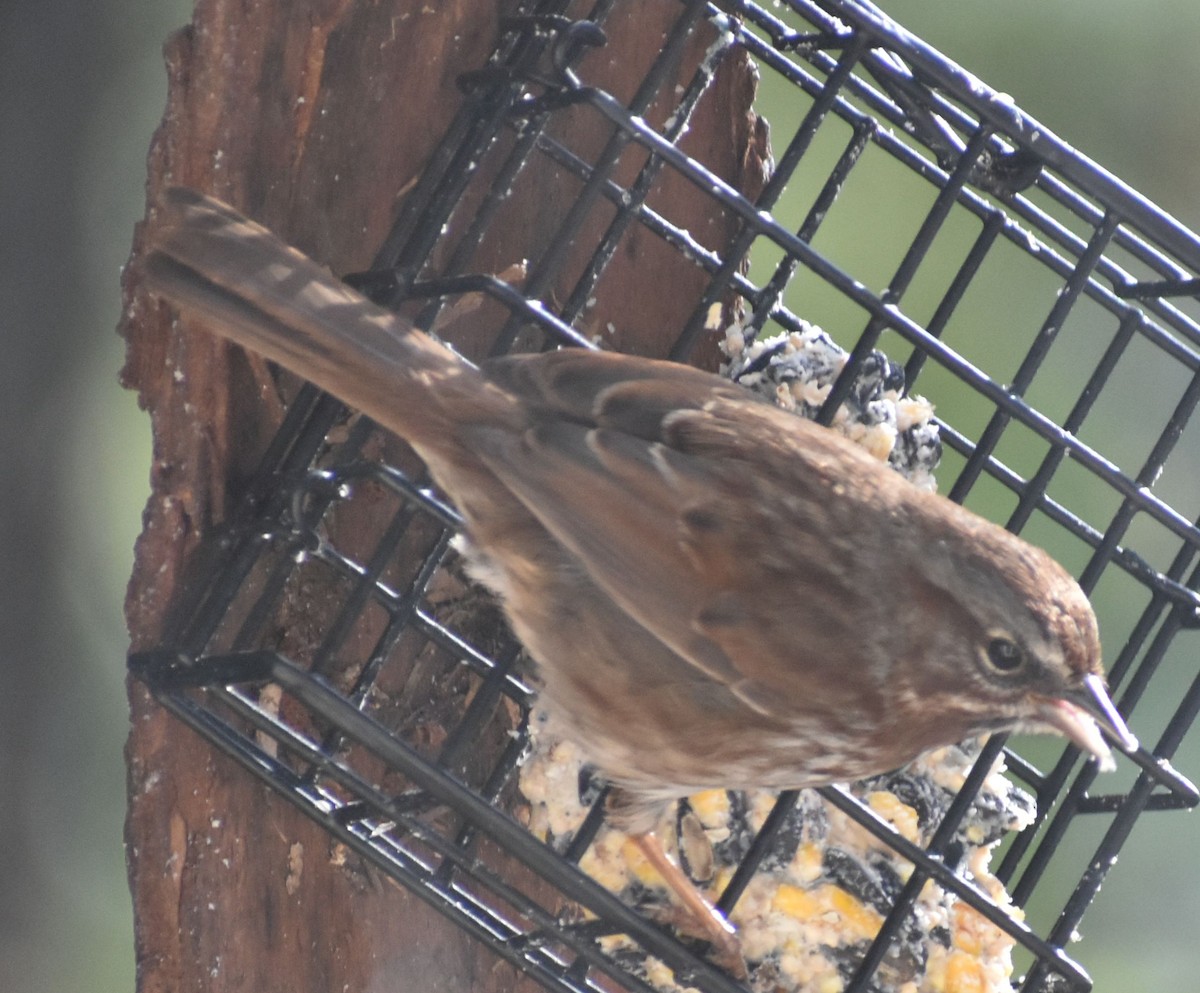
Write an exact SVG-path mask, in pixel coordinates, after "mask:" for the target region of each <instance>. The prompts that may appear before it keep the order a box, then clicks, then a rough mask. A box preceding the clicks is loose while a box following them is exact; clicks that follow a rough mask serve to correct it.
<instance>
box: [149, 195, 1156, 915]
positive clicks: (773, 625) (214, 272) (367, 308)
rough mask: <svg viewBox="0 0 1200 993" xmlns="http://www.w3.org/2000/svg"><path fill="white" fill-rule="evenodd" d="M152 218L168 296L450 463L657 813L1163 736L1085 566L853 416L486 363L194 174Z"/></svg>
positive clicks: (547, 673)
mask: <svg viewBox="0 0 1200 993" xmlns="http://www.w3.org/2000/svg"><path fill="white" fill-rule="evenodd" d="M151 237H152V251H151V252H150V253H149V255H148V257H147V258H146V259H145V263H144V267H145V274H146V276H147V277H148V280H149V285H150V287H151V288H152V289H153V290H154V291H155V292H156V293H159V294H161V295H163V296H165V297H167V298H169V299H170V300H171V301H173V302H174V303H176V304H178V305H180V306H181V307H183V308H185V309H186V310H190V311H192V312H194V313H195V314H197V315H198V316H200V317H201V318H203V320H204V322H205V325H206V326H207V327H210V328H211V330H212V331H214V332H216V333H217V334H220V335H223V336H225V337H227V338H229V339H230V340H231V341H234V342H236V343H238V344H239V345H242V346H244V347H245V348H248V349H251V350H253V351H255V352H257V353H260V354H262V355H264V356H266V357H267V358H269V359H272V360H273V361H275V362H278V363H279V364H280V365H282V366H284V367H286V368H288V369H290V370H291V371H293V372H295V373H297V374H299V375H301V376H303V377H304V378H306V379H308V380H311V381H312V382H314V383H316V384H317V385H318V386H320V387H322V388H323V389H325V390H328V391H329V392H331V393H333V394H335V395H336V396H338V397H340V398H341V399H343V400H345V401H346V402H347V403H349V404H350V405H352V406H353V407H356V408H357V409H359V410H361V411H363V412H364V413H366V414H367V415H369V416H370V417H372V418H373V419H374V420H375V421H377V422H378V423H379V424H381V425H383V426H384V427H386V428H388V429H390V430H392V431H394V432H395V433H396V434H398V435H400V436H402V437H404V438H406V439H407V440H408V441H409V442H410V443H411V444H412V446H413V448H414V449H416V451H417V452H418V453H419V454H420V455H421V457H422V458H423V459H424V460H425V461H426V463H427V464H428V466H429V469H430V472H431V473H432V474H433V477H434V479H435V480H436V481H437V482H438V484H439V485H440V486H441V487H442V488H443V489H444V490H445V491H446V493H447V494H449V496H450V497H451V498H452V499H453V501H454V503H455V504H456V506H457V507H458V509H459V511H460V512H461V513H462V515H463V517H464V519H465V521H466V526H467V532H468V535H469V539H470V542H471V547H472V548H473V549H474V552H473V556H474V563H475V571H476V573H477V574H478V575H480V576H481V577H483V578H485V580H486V582H487V583H488V584H489V585H490V586H492V587H493V588H494V589H495V590H496V591H497V592H498V593H499V594H500V596H501V598H502V600H503V603H504V607H505V611H506V613H507V616H508V618H509V620H510V621H511V623H512V627H513V629H514V631H515V632H516V634H517V636H518V637H519V638H520V639H521V641H522V642H523V643H524V644H525V646H526V647H527V648H528V650H529V651H530V653H531V654H532V655H533V656H534V658H536V659H537V661H538V662H539V664H540V667H541V670H542V675H543V679H544V684H545V688H544V695H545V697H546V698H547V699H548V701H549V704H550V706H551V707H552V708H553V709H554V710H556V711H557V712H558V713H560V714H563V715H565V718H566V719H565V721H564V724H565V726H566V727H567V728H568V729H569V730H570V733H572V734H573V735H575V736H576V737H577V739H578V741H579V742H580V743H581V744H582V745H583V746H584V747H585V748H586V749H587V751H588V752H589V754H590V756H591V758H592V759H593V761H594V762H595V763H596V764H597V765H598V766H599V767H600V769H601V770H602V771H603V772H604V774H605V775H606V776H607V777H608V778H609V779H610V780H611V781H612V782H613V783H614V784H616V785H617V786H618V787H620V796H621V801H620V803H619V804H618V805H617V806H616V809H615V811H614V815H615V817H616V818H617V820H618V822H619V824H620V825H621V826H623V827H624V828H625V829H627V830H629V831H630V832H632V833H635V834H642V835H645V834H646V832H649V831H650V829H651V827H652V825H653V823H654V821H655V819H656V816H657V814H658V813H659V812H660V811H661V809H662V806H663V805H664V804H666V803H667V802H668V801H670V800H673V799H675V798H678V797H680V796H683V795H686V794H689V793H693V792H695V791H698V790H702V789H705V788H710V787H731V788H732V787H736V788H745V787H763V788H796V787H807V786H816V785H822V784H827V783H831V782H837V781H843V780H849V779H855V778H859V777H864V776H867V775H870V774H874V773H879V772H882V771H885V770H889V769H893V768H895V767H898V766H900V765H903V764H904V763H906V762H908V761H909V760H911V759H912V758H914V757H915V756H916V755H918V754H919V753H921V752H923V751H925V750H927V749H930V748H933V747H935V746H939V745H944V744H949V743H953V742H956V741H959V740H962V739H964V738H968V737H970V736H974V735H978V734H981V733H984V732H989V731H1000V730H1006V729H1012V728H1025V729H1035V730H1042V731H1054V732H1058V733H1061V734H1063V735H1066V736H1067V737H1068V738H1070V739H1071V741H1073V742H1074V743H1075V744H1076V745H1078V746H1079V747H1080V748H1082V749H1084V750H1085V751H1087V752H1090V753H1091V754H1092V755H1093V756H1095V757H1096V758H1097V759H1099V760H1100V762H1101V764H1102V765H1111V764H1112V757H1111V754H1110V752H1109V749H1108V747H1107V746H1106V744H1105V742H1104V740H1103V738H1102V736H1101V733H1100V730H1099V729H1100V728H1102V729H1103V730H1104V731H1105V733H1107V734H1108V735H1109V736H1110V737H1112V738H1113V739H1114V740H1116V741H1117V742H1118V743H1119V744H1120V745H1121V746H1122V747H1124V748H1127V749H1131V748H1135V747H1136V742H1135V740H1134V739H1133V737H1132V735H1131V734H1130V732H1129V730H1128V729H1127V728H1126V726H1125V724H1124V723H1123V721H1122V719H1121V718H1120V716H1119V715H1118V714H1117V712H1116V710H1115V709H1114V707H1113V705H1112V703H1111V702H1110V700H1109V697H1108V694H1107V692H1106V690H1105V688H1104V680H1103V675H1102V669H1101V665H1100V641H1099V637H1098V634H1097V628H1096V620H1095V617H1094V615H1093V613H1092V608H1091V606H1090V605H1089V603H1088V601H1087V598H1086V597H1085V596H1084V594H1083V592H1082V591H1081V590H1080V588H1079V587H1078V585H1076V583H1075V582H1074V580H1073V579H1072V578H1071V577H1070V576H1069V575H1068V574H1067V573H1066V572H1065V571H1064V570H1063V569H1062V568H1061V567H1060V566H1059V565H1058V564H1057V563H1056V562H1054V561H1053V560H1052V559H1051V558H1050V557H1049V556H1048V555H1046V554H1045V553H1044V552H1042V551H1040V550H1039V549H1037V548H1034V547H1032V546H1030V545H1028V544H1026V543H1025V542H1024V541H1022V540H1021V539H1019V538H1017V537H1014V536H1013V535H1011V534H1009V533H1008V532H1006V531H1005V530H1003V529H1002V528H1000V527H997V526H996V525H993V524H991V523H989V522H987V521H985V520H983V519H982V518H980V517H978V516H976V515H975V514H972V513H970V512H968V511H966V510H964V509H962V508H961V507H959V506H957V505H955V504H953V503H951V502H950V501H949V500H946V499H944V498H942V497H939V496H936V495H932V494H929V493H925V492H921V491H918V490H917V489H916V488H915V487H913V486H911V485H910V484H909V483H907V482H906V481H905V480H903V479H902V478H900V477H899V476H898V475H897V474H895V473H893V472H892V471H890V470H889V469H887V468H886V467H885V466H884V465H883V464H881V463H880V462H878V461H877V460H875V459H873V458H871V457H870V456H868V455H866V454H865V453H863V452H862V451H861V450H859V449H858V448H857V447H855V446H854V445H853V444H851V443H850V442H848V441H846V440H845V439H843V438H842V437H840V436H838V435H836V434H834V433H833V432H831V431H829V430H827V429H825V428H823V427H820V426H817V425H815V424H813V423H811V422H808V421H805V420H802V419H800V418H797V417H795V416H794V415H791V414H789V413H786V412H784V411H781V410H779V409H776V408H774V407H772V406H769V405H767V404H765V403H762V402H759V401H757V400H756V399H754V398H753V397H752V396H751V395H750V394H749V393H747V392H746V391H745V390H744V389H742V388H741V387H738V386H736V385H733V384H731V383H729V382H727V381H725V380H722V379H720V378H718V377H716V376H713V375H710V374H708V373H705V372H701V371H699V370H696V369H693V368H690V367H687V366H683V365H678V364H673V363H666V362H658V361H651V360H648V359H642V358H634V357H629V356H625V355H617V354H606V353H602V352H595V351H587V350H583V349H567V350H562V351H556V352H551V353H546V354H538V355H520V356H512V357H505V358H499V359H493V360H489V361H487V362H485V363H483V365H482V366H480V367H478V368H477V367H474V366H472V365H470V364H468V363H467V362H465V361H464V360H463V359H461V358H460V357H459V356H458V355H456V354H455V353H454V352H453V351H451V350H450V349H449V348H447V347H446V346H445V345H443V344H441V343H439V342H437V341H435V340H434V339H433V338H431V337H429V336H427V335H425V334H422V333H420V332H417V331H415V330H414V329H413V328H412V327H411V326H410V325H409V324H408V323H406V321H405V320H404V319H402V318H400V317H398V316H396V315H394V314H391V313H388V312H386V311H384V310H381V309H379V308H377V307H375V306H374V305H372V304H370V303H369V302H368V301H366V300H365V299H363V298H362V297H361V296H359V295H358V294H357V293H355V292H354V291H352V290H351V289H349V288H347V287H346V286H344V285H343V284H341V283H339V282H338V281H337V280H335V279H334V278H333V277H332V276H330V275H329V274H328V272H327V271H326V270H324V269H323V268H321V267H320V266H318V265H317V264H316V263H314V262H312V261H311V260H309V259H307V258H306V257H304V256H303V255H301V254H300V253H299V252H296V251H295V250H293V249H290V248H288V247H286V246H285V245H284V244H283V243H282V242H281V241H279V240H278V239H277V238H275V237H274V236H273V235H272V234H270V233H269V232H268V231H267V230H265V229H264V228H262V227H260V226H258V225H256V224H254V223H252V222H250V221H248V220H246V219H245V218H244V217H242V216H240V215H239V214H237V213H236V212H235V211H233V210H232V209H231V208H229V207H227V206H225V205H224V204H221V203H219V202H218V201H215V200H212V199H209V198H207V197H203V196H201V195H199V194H196V193H193V192H189V191H185V190H172V191H171V192H169V193H168V194H167V196H166V197H165V199H164V201H163V203H162V205H161V206H160V207H159V209H158V214H157V217H156V218H155V219H154V221H153V228H152V236H151ZM1097 722H1099V726H1098V724H1097ZM643 846H644V848H645V850H646V851H647V852H648V853H650V855H651V857H652V858H653V859H654V861H655V863H656V864H658V865H660V866H662V868H663V871H665V872H668V873H670V872H671V867H670V866H669V863H666V858H665V856H664V855H662V854H661V849H658V848H657V846H656V845H655V843H654V842H653V841H652V839H650V838H643ZM672 882H673V885H674V886H676V888H677V889H679V890H680V891H681V896H683V897H684V899H685V900H687V901H689V902H690V904H691V905H692V906H693V907H697V906H698V904H697V902H696V901H697V900H698V899H699V896H698V894H696V893H695V891H694V889H692V888H691V887H690V884H688V883H687V881H686V879H685V878H684V877H682V876H681V875H676V876H674V878H673V881H672ZM686 890H691V892H690V893H687V892H682V891H686ZM717 937H718V938H719V937H720V936H719V935H717Z"/></svg>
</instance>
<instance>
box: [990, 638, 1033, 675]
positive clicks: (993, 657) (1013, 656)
mask: <svg viewBox="0 0 1200 993" xmlns="http://www.w3.org/2000/svg"><path fill="white" fill-rule="evenodd" d="M987 657H988V661H989V662H990V663H991V664H992V665H993V666H994V667H995V668H996V669H998V670H1000V671H1001V672H1012V671H1013V670H1014V669H1018V668H1020V666H1021V663H1022V662H1024V661H1025V653H1024V652H1022V651H1021V647H1020V646H1019V645H1018V644H1017V643H1016V642H1015V641H1013V640H1012V639H1011V638H993V639H992V640H991V641H989V642H988V646H987Z"/></svg>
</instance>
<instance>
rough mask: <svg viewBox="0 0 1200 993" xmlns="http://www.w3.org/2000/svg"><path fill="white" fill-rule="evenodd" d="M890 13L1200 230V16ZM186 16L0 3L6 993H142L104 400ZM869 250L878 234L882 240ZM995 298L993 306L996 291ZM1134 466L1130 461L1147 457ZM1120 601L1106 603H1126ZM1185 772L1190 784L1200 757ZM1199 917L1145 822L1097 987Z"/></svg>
mask: <svg viewBox="0 0 1200 993" xmlns="http://www.w3.org/2000/svg"><path fill="white" fill-rule="evenodd" d="M885 6H886V8H887V9H888V10H889V12H890V13H891V14H892V15H893V16H894V17H896V19H897V20H899V21H900V22H901V23H902V24H904V25H906V26H907V27H908V28H910V29H911V30H912V31H914V32H915V33H916V34H918V35H920V36H922V37H924V38H925V39H926V40H927V41H928V42H930V43H931V44H933V45H934V46H935V47H938V48H941V49H942V50H943V51H944V52H945V53H946V54H948V55H949V56H950V57H952V58H954V59H955V60H957V61H958V62H959V63H961V64H962V65H964V66H966V67H968V68H970V69H971V70H972V71H974V72H975V73H976V74H977V75H979V76H980V77H981V78H982V79H983V80H985V81H986V82H987V83H989V84H990V85H992V86H994V87H996V88H997V89H1000V90H1003V91H1006V92H1008V93H1010V94H1011V95H1012V96H1013V97H1014V99H1015V100H1016V101H1017V103H1018V104H1019V105H1020V106H1021V107H1023V108H1024V109H1025V110H1026V111H1027V112H1029V113H1031V114H1032V115H1034V116H1035V117H1037V118H1039V119H1040V120H1041V121H1042V122H1043V123H1044V124H1046V125H1047V126H1049V127H1050V128H1051V129H1052V130H1054V131H1056V132H1057V133H1058V134H1059V135H1060V136H1062V137H1063V138H1065V139H1066V140H1068V141H1070V142H1071V143H1072V144H1074V145H1076V147H1078V148H1080V149H1081V150H1083V151H1085V152H1086V153H1087V154H1089V155H1091V156H1092V157H1093V158H1095V159H1096V160H1098V161H1099V162H1101V163H1102V164H1104V165H1105V166H1106V167H1107V168H1109V169H1110V170H1111V171H1113V172H1114V173H1116V174H1117V175H1119V176H1121V177H1122V178H1123V179H1125V180H1126V181H1127V182H1129V183H1131V184H1132V185H1133V186H1134V187H1136V188H1137V189H1139V190H1141V191H1142V192H1143V193H1144V194H1146V195H1147V196H1149V197H1150V198H1151V199H1153V200H1155V201H1157V202H1158V203H1159V204H1161V205H1162V206H1163V207H1164V208H1166V209H1167V210H1169V211H1171V212H1172V213H1174V214H1175V215H1176V216H1178V217H1179V218H1180V219H1181V220H1183V221H1184V222H1185V223H1187V224H1189V225H1190V226H1192V227H1198V226H1200V198H1198V196H1197V194H1198V192H1200V176H1198V175H1197V168H1196V162H1197V161H1198V159H1200V114H1197V113H1196V103H1195V94H1196V93H1197V92H1198V91H1200V58H1198V57H1197V55H1196V51H1197V46H1198V43H1200V4H1196V3H1195V2H1194V0H1142V2H1141V3H1137V4H1130V3H1128V2H1116V0H1091V2H1080V0H1076V2H1074V3H1057V4H1047V3H1045V2H1043V0H1005V2H1003V3H995V2H994V0H959V2H958V3H955V4H944V3H930V2H927V0H891V2H889V3H887V4H885ZM189 12H190V4H188V3H186V2H184V0H157V2H155V3H149V4H147V3H144V2H132V0H92V2H86V0H6V2H5V3H3V4H0V79H2V80H3V84H2V85H0V144H2V145H3V149H2V151H0V182H2V183H3V187H2V188H3V194H2V195H0V233H2V235H3V242H2V245H0V253H2V255H0V281H2V282H0V285H2V287H3V297H2V299H3V302H4V311H3V312H4V315H5V317H4V327H3V337H2V338H0V348H2V349H3V353H2V356H0V377H2V381H3V389H2V393H0V396H2V400H0V402H2V403H3V404H4V411H5V417H4V423H5V424H6V425H7V427H6V429H5V431H4V433H3V445H4V447H5V451H4V453H3V454H4V464H5V465H6V466H7V467H8V473H7V475H8V478H9V480H10V482H9V484H8V486H7V488H6V489H5V491H4V494H3V498H2V499H0V513H2V514H3V528H4V535H5V554H4V555H3V556H2V557H0V563H2V566H0V568H2V569H3V590H4V596H3V599H2V600H0V624H2V625H3V627H2V629H0V630H2V632H3V641H2V644H3V645H4V646H5V659H4V663H3V666H2V667H0V796H2V797H3V804H4V809H3V813H2V814H0V988H2V989H4V990H12V991H25V990H30V991H60V990H61V991H66V990H71V989H87V990H98V991H109V990H112V991H120V990H131V989H132V988H133V985H134V976H133V956H132V931H131V915H130V909H129V895H128V890H127V888H126V884H125V874H124V862H123V853H122V817H123V811H124V785H125V784H124V769H123V763H122V754H121V749H122V745H123V742H124V738H125V734H126V725H127V718H126V707H125V698H124V665H123V658H124V652H125V645H126V638H125V632H124V624H123V619H122V612H121V601H122V596H123V593H124V587H125V583H126V580H127V578H128V574H129V570H130V567H131V563H132V544H133V541H134V538H135V536H136V534H137V531H138V526H139V519H140V513H141V509H142V504H143V502H144V500H145V498H146V493H147V478H148V466H149V446H150V439H149V429H148V424H147V421H146V418H145V417H144V415H142V414H141V413H140V412H139V411H138V410H137V408H136V404H135V402H134V399H133V397H132V396H130V395H128V394H125V393H123V392H122V391H121V390H120V389H119V388H118V386H117V384H116V375H117V370H118V368H119V367H120V363H121V356H122V346H121V342H120V341H119V340H118V339H117V337H116V335H115V334H114V330H113V329H114V327H115V325H116V321H117V317H118V313H119V307H120V298H119V290H118V277H119V272H120V267H121V265H122V263H123V262H124V261H125V258H126V256H127V253H128V248H129V240H130V234H131V229H132V225H133V223H134V222H135V221H136V220H137V219H138V218H139V217H140V216H141V214H142V209H143V181H144V171H145V170H144V161H145V154H146V148H147V145H148V142H149V139H150V135H151V132H152V130H153V128H154V127H155V125H156V123H157V118H158V115H159V114H160V113H161V111H162V107H163V100H164V94H165V78H164V73H163V69H162V61H161V56H160V48H161V44H162V41H163V39H164V37H165V36H166V34H167V32H168V31H169V30H171V29H172V28H174V27H176V26H178V25H181V24H183V23H184V22H185V20H186V19H187V17H188V16H189ZM777 140H778V139H777ZM882 237H883V235H882V233H881V232H878V231H875V232H871V234H870V240H871V241H876V240H879V239H880V238H882ZM993 306H995V307H998V308H999V309H1001V310H1003V307H1004V306H1005V301H1004V300H1003V297H998V298H997V299H996V300H995V301H993ZM918 316H919V315H918ZM830 330H831V331H832V330H835V329H834V328H832V327H830ZM854 330H857V325H856V326H854ZM962 347H963V348H964V350H967V349H969V348H970V347H973V346H972V343H970V342H964V343H963V344H962ZM1067 374H1069V370H1064V375H1067ZM936 383H937V380H936V377H932V376H931V377H930V379H929V380H927V381H923V382H922V384H921V386H922V388H923V389H924V391H925V392H928V393H931V394H934V398H935V399H936V400H939V402H943V401H942V398H940V397H939V396H937V395H936V392H935V386H936ZM1131 390H1132V391H1133V392H1131V394H1130V402H1131V403H1132V404H1134V406H1135V407H1136V404H1137V403H1138V402H1140V401H1141V400H1142V399H1144V400H1146V401H1147V402H1149V401H1150V399H1151V397H1150V396H1149V393H1152V392H1153V384H1147V383H1133V384H1131ZM1139 391H1140V392H1139ZM1049 399H1052V397H1048V400H1049ZM943 409H945V408H943ZM1114 443H1115V442H1114ZM1184 446H1185V448H1184V450H1183V452H1182V455H1181V460H1182V464H1184V465H1185V466H1189V467H1190V468H1189V471H1188V472H1187V473H1185V474H1182V475H1181V474H1180V473H1178V472H1177V473H1176V474H1175V478H1174V479H1166V480H1164V485H1171V484H1173V485H1174V487H1176V489H1175V490H1174V491H1172V492H1171V493H1170V495H1169V498H1170V499H1173V500H1174V499H1178V500H1179V501H1180V502H1181V504H1184V505H1186V504H1187V503H1188V500H1189V499H1194V493H1195V492H1196V491H1197V490H1200V487H1196V486H1195V485H1194V483H1193V480H1194V479H1195V478H1197V473H1200V468H1197V466H1196V457H1195V451H1196V449H1198V448H1200V445H1197V440H1196V432H1195V430H1193V431H1192V432H1190V433H1189V435H1187V436H1185V439H1184ZM1132 451H1133V452H1134V453H1137V452H1139V451H1143V452H1144V444H1143V445H1142V448H1141V449H1138V448H1137V445H1136V444H1135V445H1134V447H1133V449H1132ZM1011 457H1012V458H1013V459H1014V460H1015V461H1019V458H1020V456H1019V454H1018V453H1014V454H1013V455H1012V456H1011ZM1193 470H1194V471H1193ZM1176 492H1177V493H1178V498H1177V497H1176V495H1175V494H1176ZM997 499H1001V498H999V497H998V498H997ZM1187 509H1188V510H1190V511H1191V512H1192V513H1194V512H1195V510H1196V507H1195V505H1194V504H1193V505H1191V506H1190V507H1187ZM1103 510H1104V508H1100V509H1098V510H1097V518H1098V519H1102V517H1103ZM1000 512H1003V507H1001V510H1000ZM1060 554H1063V555H1064V557H1067V558H1068V559H1070V557H1071V554H1070V551H1069V550H1067V551H1062V552H1060ZM1068 564H1069V565H1072V566H1076V567H1077V565H1078V563H1077V562H1076V561H1069V562H1068ZM1120 592H1121V591H1120V590H1117V591H1115V592H1114V593H1113V594H1112V595H1111V597H1110V599H1112V600H1113V602H1114V603H1115V602H1116V600H1117V599H1118V598H1119V595H1120ZM1114 609H1115V608H1114ZM1114 623H1115V625H1116V626H1117V627H1120V626H1121V624H1123V623H1124V621H1122V620H1120V619H1118V620H1117V621H1116V622H1114ZM1187 661H1189V660H1184V662H1183V663H1180V664H1185V663H1186V662H1187ZM1190 662H1191V663H1192V665H1193V667H1194V659H1192V660H1190ZM1163 702H1164V704H1166V703H1169V702H1170V701H1169V700H1168V701H1163ZM1151 723H1153V722H1152V721H1151ZM181 733H182V732H181ZM1193 737H1194V736H1193ZM1180 765H1181V766H1182V768H1183V769H1184V770H1185V771H1186V772H1190V773H1191V774H1192V775H1193V776H1196V775H1197V774H1200V754H1198V749H1197V747H1196V743H1195V742H1194V741H1189V743H1188V748H1187V750H1186V753H1185V755H1184V756H1182V757H1181V761H1180ZM1096 830H1099V828H1097V829H1096ZM1092 841H1093V843H1094V838H1093V839H1092ZM1197 921H1200V824H1197V822H1196V821H1195V819H1194V817H1189V816H1184V815H1178V814H1176V815H1163V814H1159V815H1150V816H1147V817H1145V818H1143V819H1142V820H1141V822H1139V824H1138V826H1137V829H1136V831H1135V834H1134V837H1133V840H1132V842H1131V844H1130V845H1129V846H1128V847H1127V848H1126V850H1125V852H1124V854H1122V856H1121V863H1120V865H1118V866H1117V867H1116V869H1115V870H1114V872H1113V873H1112V875H1111V877H1110V878H1109V881H1108V882H1107V883H1106V884H1105V888H1104V891H1103V892H1102V893H1101V895H1100V898H1099V900H1098V902H1097V904H1096V905H1095V906H1094V907H1093V908H1092V910H1091V911H1090V912H1089V915H1088V917H1087V919H1086V920H1085V926H1084V929H1083V930H1084V940H1083V942H1082V943H1081V944H1080V945H1079V946H1078V948H1077V953H1078V955H1079V957H1080V958H1081V959H1082V960H1083V962H1084V964H1085V965H1086V966H1087V967H1088V968H1089V969H1090V970H1091V972H1092V974H1093V976H1094V977H1095V978H1096V979H1097V988H1098V989H1099V990H1101V991H1106V990H1125V989H1132V990H1151V989H1190V988H1194V986H1195V981H1196V975H1197V973H1198V972H1200V946H1198V944H1197V941H1196V939H1197V937H1198V932H1200V928H1198V926H1197Z"/></svg>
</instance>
